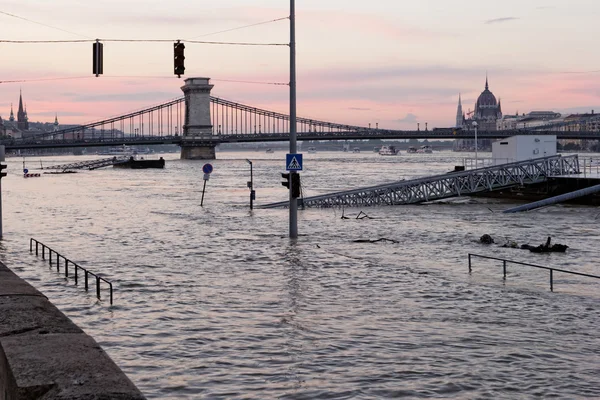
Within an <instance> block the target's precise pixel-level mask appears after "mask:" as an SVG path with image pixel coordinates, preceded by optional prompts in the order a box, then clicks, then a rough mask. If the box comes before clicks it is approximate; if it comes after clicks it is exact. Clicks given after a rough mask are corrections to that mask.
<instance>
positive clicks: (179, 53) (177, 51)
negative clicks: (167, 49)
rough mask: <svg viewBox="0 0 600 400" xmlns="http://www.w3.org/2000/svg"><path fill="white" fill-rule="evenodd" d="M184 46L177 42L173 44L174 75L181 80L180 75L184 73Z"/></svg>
mask: <svg viewBox="0 0 600 400" xmlns="http://www.w3.org/2000/svg"><path fill="white" fill-rule="evenodd" d="M184 50H185V45H184V44H183V43H181V42H179V41H177V43H173V63H174V67H175V75H177V77H178V78H181V75H183V74H184V73H185V65H184V60H185V55H184Z"/></svg>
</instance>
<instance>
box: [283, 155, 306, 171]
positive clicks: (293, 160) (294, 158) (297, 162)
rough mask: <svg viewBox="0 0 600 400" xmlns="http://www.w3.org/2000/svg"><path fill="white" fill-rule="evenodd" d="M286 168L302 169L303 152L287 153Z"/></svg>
mask: <svg viewBox="0 0 600 400" xmlns="http://www.w3.org/2000/svg"><path fill="white" fill-rule="evenodd" d="M285 169H286V170H288V171H302V154H286V155H285Z"/></svg>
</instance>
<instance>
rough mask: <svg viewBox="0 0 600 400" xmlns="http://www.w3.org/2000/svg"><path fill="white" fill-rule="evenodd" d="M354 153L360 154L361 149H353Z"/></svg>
mask: <svg viewBox="0 0 600 400" xmlns="http://www.w3.org/2000/svg"><path fill="white" fill-rule="evenodd" d="M352 152H353V153H360V147H354V148H353V149H352Z"/></svg>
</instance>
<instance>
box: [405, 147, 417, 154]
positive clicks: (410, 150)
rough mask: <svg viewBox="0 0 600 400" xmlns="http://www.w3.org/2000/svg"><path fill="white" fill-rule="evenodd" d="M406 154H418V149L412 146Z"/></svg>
mask: <svg viewBox="0 0 600 400" xmlns="http://www.w3.org/2000/svg"><path fill="white" fill-rule="evenodd" d="M406 152H407V153H411V154H412V153H416V152H417V148H416V147H413V146H410V147H409V148H408V150H406Z"/></svg>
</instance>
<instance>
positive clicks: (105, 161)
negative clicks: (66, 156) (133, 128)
mask: <svg viewBox="0 0 600 400" xmlns="http://www.w3.org/2000/svg"><path fill="white" fill-rule="evenodd" d="M128 159H129V156H114V157H110V158H102V159H99V160H89V161H80V162H76V163H71V164H61V165H53V166H51V167H44V168H42V169H58V170H61V171H68V170H72V169H89V170H90V171H91V170H94V169H98V168H104V167H109V166H111V165H115V164H119V163H122V162H125V161H127V160H128Z"/></svg>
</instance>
